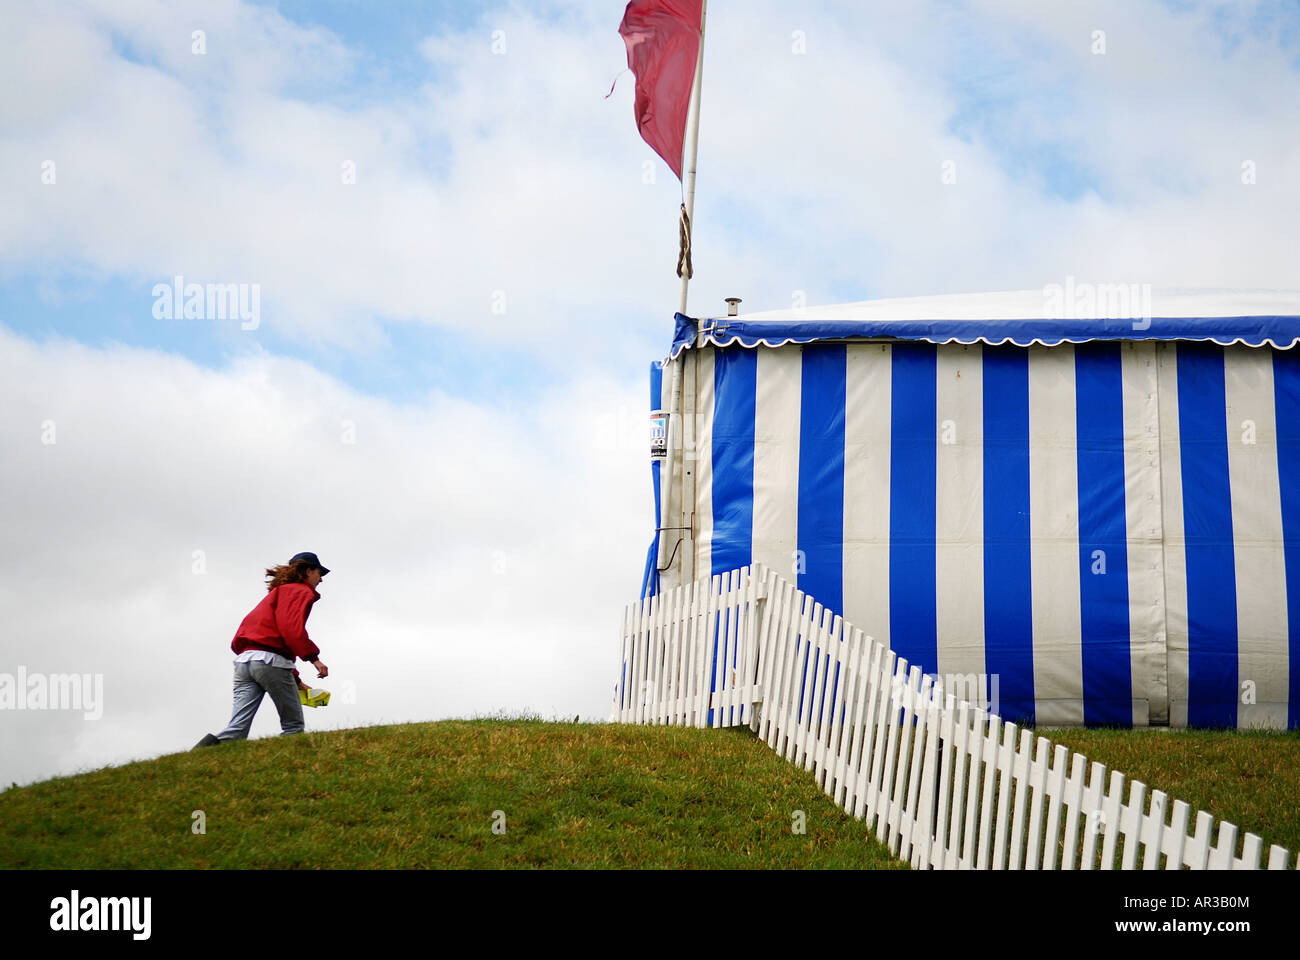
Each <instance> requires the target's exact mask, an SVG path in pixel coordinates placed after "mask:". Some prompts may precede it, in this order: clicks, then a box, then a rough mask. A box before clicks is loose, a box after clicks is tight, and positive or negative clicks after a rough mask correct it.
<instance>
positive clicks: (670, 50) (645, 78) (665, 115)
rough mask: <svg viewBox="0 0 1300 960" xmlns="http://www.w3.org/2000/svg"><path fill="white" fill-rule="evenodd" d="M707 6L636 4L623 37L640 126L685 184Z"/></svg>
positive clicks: (651, 0)
mask: <svg viewBox="0 0 1300 960" xmlns="http://www.w3.org/2000/svg"><path fill="white" fill-rule="evenodd" d="M702 2H703V0H632V2H631V3H629V4H628V5H627V10H626V11H625V12H624V14H623V22H622V23H621V24H619V26H618V32H619V33H620V34H621V35H622V37H623V42H624V43H625V44H626V45H627V65H628V67H629V68H630V69H631V70H632V72H633V73H634V74H635V75H636V125H637V129H638V130H640V131H641V136H642V138H643V139H644V140H645V142H646V143H648V144H650V146H651V147H653V148H654V151H655V153H657V154H659V156H661V157H663V158H664V162H665V163H667V164H668V166H670V167H672V170H673V173H675V174H677V179H678V180H680V179H681V178H682V145H683V144H684V143H685V142H686V115H687V113H688V112H689V110H690V104H691V85H692V84H693V83H694V82H695V65H696V63H697V61H698V60H699V56H700V20H701V18H702V15H703V10H702Z"/></svg>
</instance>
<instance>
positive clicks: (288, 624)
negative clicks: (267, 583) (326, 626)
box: [230, 583, 320, 673]
mask: <svg viewBox="0 0 1300 960" xmlns="http://www.w3.org/2000/svg"><path fill="white" fill-rule="evenodd" d="M319 599H320V594H319V593H317V592H316V591H315V590H313V589H312V588H311V587H309V586H307V584H305V583H283V584H281V585H280V586H278V587H276V588H275V589H274V590H269V591H267V594H266V596H265V597H263V598H262V602H261V603H259V604H258V605H257V606H255V607H254V608H253V609H252V611H251V612H250V613H249V614H248V616H246V617H244V622H243V623H241V624H240V625H239V629H238V630H236V631H235V639H234V640H232V641H230V649H231V650H233V651H235V653H243V652H244V651H245V650H270V651H271V652H272V653H278V654H280V655H281V656H282V657H287V658H288V659H289V660H293V659H294V658H295V657H301V658H302V659H303V660H307V661H312V660H315V659H316V658H317V657H318V656H320V648H319V647H317V646H316V644H314V643H312V642H311V637H309V636H307V617H309V616H310V615H311V608H312V604H314V603H315V602H316V601H317V600H319ZM294 673H297V671H296V670H295V671H294Z"/></svg>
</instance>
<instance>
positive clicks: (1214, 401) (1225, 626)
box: [642, 281, 1300, 728]
mask: <svg viewBox="0 0 1300 960" xmlns="http://www.w3.org/2000/svg"><path fill="white" fill-rule="evenodd" d="M676 321H677V326H676V331H675V335H674V339H673V344H672V348H671V351H670V354H669V356H668V357H667V358H666V359H665V360H663V361H661V362H657V363H655V364H653V365H652V370H651V380H652V383H651V406H652V409H653V410H654V414H653V417H654V422H655V423H656V424H657V425H658V428H659V430H660V431H661V435H660V443H659V445H658V450H656V451H655V453H654V454H653V455H654V456H655V457H656V459H654V460H653V461H652V478H653V481H654V483H653V486H654V497H655V513H656V516H657V517H658V529H657V530H656V535H655V540H654V542H653V544H652V545H651V548H650V551H649V555H648V557H647V563H646V575H645V579H644V583H643V591H642V592H643V595H648V594H654V593H656V592H657V591H660V590H662V589H666V588H668V587H670V586H672V585H674V584H676V583H681V582H685V581H689V580H692V579H694V578H696V577H700V576H705V575H708V574H711V573H713V574H716V573H722V572H725V571H728V570H732V569H734V568H738V567H742V566H745V565H748V564H751V563H756V562H761V563H763V564H766V565H767V566H769V567H771V568H772V569H774V570H776V571H778V572H779V573H781V574H782V575H784V576H785V577H786V578H787V579H790V580H792V581H793V582H795V583H797V585H798V587H799V588H800V589H802V590H804V591H805V592H806V593H808V594H809V595H811V596H812V597H814V598H815V599H817V600H818V601H820V602H822V603H823V604H824V605H825V606H827V607H829V608H830V609H832V610H833V611H835V612H836V613H838V614H840V615H842V616H843V617H844V618H845V619H846V620H848V621H849V622H851V623H853V624H854V625H856V626H858V627H861V628H862V629H863V630H864V631H866V632H867V633H868V634H870V635H872V636H874V637H875V638H876V639H877V640H881V641H883V642H886V643H888V644H889V646H890V647H891V648H892V649H893V650H895V651H896V652H897V653H898V654H899V656H902V657H906V658H907V659H908V661H909V662H911V663H914V664H918V665H920V666H921V667H922V669H923V670H924V671H926V672H928V673H932V674H938V675H941V676H944V677H953V676H956V677H973V678H978V681H977V682H978V684H979V686H980V688H981V691H980V696H981V697H985V696H987V697H988V698H989V699H990V700H991V701H992V702H993V704H994V705H995V706H996V708H997V712H999V713H1000V714H1001V715H1002V716H1003V717H1006V718H1007V719H1010V720H1014V721H1016V722H1018V723H1038V724H1043V725H1079V724H1087V725H1100V724H1118V725H1124V726H1129V725H1165V724H1168V725H1172V726H1179V727H1181V726H1218V727H1224V726H1227V727H1242V728H1248V727H1269V728H1288V727H1290V728H1296V727H1300V351H1297V350H1296V349H1294V348H1295V345H1296V343H1297V341H1298V340H1300V291H1244V292H1243V291H1216V292H1205V291H1155V292H1151V291H1149V290H1147V289H1143V288H1137V287H1133V288H1129V287H1104V286H1102V287H1091V286H1088V285H1075V284H1073V282H1072V281H1071V282H1069V283H1067V284H1066V285H1063V286H1060V287H1054V288H1053V287H1049V288H1046V289H1045V290H1035V291H1027V292H1015V293H999V294H976V295H971V296H943V297H925V298H916V299H904V300H879V301H872V302H867V303H856V304H845V305H839V306H832V307H817V308H806V309H798V310H787V311H777V312H770V313H755V314H748V315H742V316H730V317H719V318H715V319H705V320H703V321H697V320H694V319H691V318H688V317H685V316H683V315H681V314H678V315H677V317H676ZM665 441H666V442H665ZM949 689H951V687H949Z"/></svg>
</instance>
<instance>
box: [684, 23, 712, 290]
mask: <svg viewBox="0 0 1300 960" xmlns="http://www.w3.org/2000/svg"><path fill="white" fill-rule="evenodd" d="M708 15H709V0H701V3H700V53H699V57H698V58H697V59H696V61H695V81H694V82H693V83H692V84H691V112H690V119H689V120H688V122H687V125H686V155H687V157H688V159H687V163H686V169H685V171H684V172H685V174H686V176H685V178H684V181H683V186H684V187H685V188H686V199H685V203H686V220H687V222H688V223H689V224H690V229H691V232H692V233H693V232H694V230H695V158H696V156H697V154H698V153H699V148H700V88H701V87H702V86H703V85H704V22H705V20H706V19H707V18H708ZM687 239H688V240H689V239H690V237H689V235H688V237H687ZM690 284H691V277H690V273H689V272H683V273H682V293H681V297H680V298H679V299H678V301H677V312H678V313H685V312H686V294H687V291H688V289H689V287H690Z"/></svg>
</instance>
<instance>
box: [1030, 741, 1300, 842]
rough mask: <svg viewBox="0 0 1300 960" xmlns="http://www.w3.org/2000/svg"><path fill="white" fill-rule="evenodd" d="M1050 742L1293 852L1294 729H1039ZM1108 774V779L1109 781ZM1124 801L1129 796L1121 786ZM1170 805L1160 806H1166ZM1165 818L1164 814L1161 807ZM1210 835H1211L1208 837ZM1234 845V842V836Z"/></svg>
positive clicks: (1298, 768) (1297, 774) (1299, 837)
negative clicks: (1285, 730)
mask: <svg viewBox="0 0 1300 960" xmlns="http://www.w3.org/2000/svg"><path fill="white" fill-rule="evenodd" d="M1036 732H1037V733H1038V734H1039V735H1040V736H1044V737H1047V739H1048V740H1050V741H1052V742H1053V743H1059V744H1061V745H1062V746H1065V747H1068V748H1069V749H1071V750H1074V751H1077V752H1079V753H1082V754H1083V755H1084V756H1085V757H1087V758H1088V760H1089V762H1091V761H1096V762H1098V763H1104V764H1105V765H1106V767H1107V770H1108V771H1109V770H1118V771H1120V772H1121V773H1122V774H1124V776H1125V777H1126V778H1127V779H1128V780H1140V781H1141V782H1142V783H1144V784H1146V786H1147V792H1148V794H1149V793H1150V791H1151V790H1153V789H1155V790H1161V791H1163V792H1164V793H1166V794H1167V795H1169V796H1170V797H1171V798H1172V799H1173V800H1182V801H1185V802H1186V803H1188V804H1189V805H1190V806H1191V807H1192V810H1193V816H1192V818H1191V819H1190V820H1189V821H1188V830H1189V832H1190V830H1191V829H1192V827H1194V826H1195V823H1196V820H1195V815H1194V812H1195V811H1196V810H1204V811H1205V812H1206V813H1209V814H1211V815H1213V816H1214V817H1215V818H1216V819H1223V820H1227V821H1228V822H1229V823H1233V824H1236V825H1237V827H1238V828H1239V829H1240V831H1241V832H1250V833H1254V834H1257V835H1258V836H1259V837H1260V838H1261V839H1262V840H1263V841H1264V851H1265V862H1267V856H1268V847H1269V845H1270V844H1274V843H1276V844H1279V845H1280V846H1283V847H1286V848H1287V849H1288V850H1290V851H1291V852H1292V853H1293V854H1294V853H1297V852H1300V802H1297V798H1298V797H1300V732H1298V731H1294V730H1292V731H1287V732H1282V731H1264V730H1169V729H1163V730H1161V729H1136V730H1120V729H1094V730H1080V729H1050V730H1049V729H1043V730H1038V731H1036ZM1109 776H1110V775H1109V773H1107V782H1109ZM1124 799H1125V800H1127V799H1128V787H1127V786H1125V793H1124ZM1171 806H1172V804H1169V805H1167V806H1166V810H1169V809H1170V807H1171ZM1166 816H1168V814H1167V813H1166ZM1215 839H1217V834H1216V836H1215ZM1237 842H1238V844H1240V843H1241V840H1240V834H1239V835H1238V841H1237Z"/></svg>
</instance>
